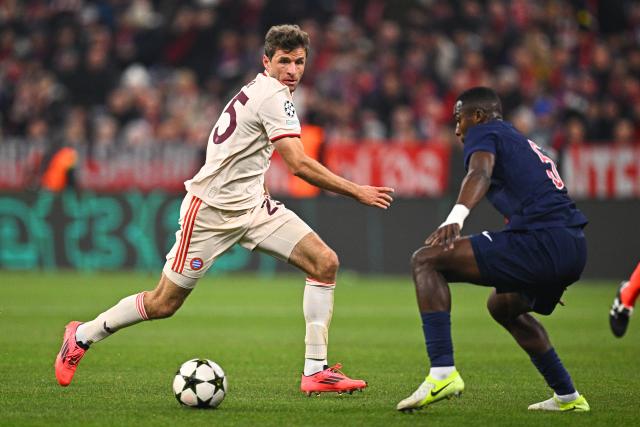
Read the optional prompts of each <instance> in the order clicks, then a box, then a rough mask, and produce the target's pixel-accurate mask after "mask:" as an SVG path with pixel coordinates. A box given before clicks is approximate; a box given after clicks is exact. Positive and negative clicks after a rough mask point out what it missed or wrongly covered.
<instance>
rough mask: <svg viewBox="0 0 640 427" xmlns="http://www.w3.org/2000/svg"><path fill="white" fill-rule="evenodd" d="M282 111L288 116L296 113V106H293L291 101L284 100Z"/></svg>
mask: <svg viewBox="0 0 640 427" xmlns="http://www.w3.org/2000/svg"><path fill="white" fill-rule="evenodd" d="M284 112H285V114H286V115H287V116H289V117H293V116H295V115H296V107H294V106H293V102H291V101H289V100H287V101H284Z"/></svg>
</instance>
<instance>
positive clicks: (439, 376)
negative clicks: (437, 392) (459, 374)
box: [429, 366, 456, 381]
mask: <svg viewBox="0 0 640 427" xmlns="http://www.w3.org/2000/svg"><path fill="white" fill-rule="evenodd" d="M455 370H456V367H455V366H436V367H432V368H431V369H429V376H430V377H431V378H433V379H434V380H438V381H442V380H443V379H445V378H447V377H448V376H449V375H451V373H452V372H453V371H455Z"/></svg>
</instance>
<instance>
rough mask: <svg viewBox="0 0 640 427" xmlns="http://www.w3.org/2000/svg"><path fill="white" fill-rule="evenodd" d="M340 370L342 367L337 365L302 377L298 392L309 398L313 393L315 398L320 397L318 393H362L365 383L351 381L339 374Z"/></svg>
mask: <svg viewBox="0 0 640 427" xmlns="http://www.w3.org/2000/svg"><path fill="white" fill-rule="evenodd" d="M340 368H342V365H341V364H340V363H337V364H335V365H334V366H331V367H330V368H327V369H325V370H324V371H320V372H318V373H315V374H313V375H309V376H308V377H307V376H305V375H302V381H301V383H300V390H302V391H303V392H304V393H306V395H307V396H311V394H312V393H315V394H316V396H317V395H320V393H326V392H336V393H338V394H342V393H349V394H352V393H353V392H354V391H356V390H358V391H362V389H364V388H365V387H366V386H367V382H366V381H363V380H352V379H351V378H349V377H347V376H346V375H345V374H343V373H342V372H340Z"/></svg>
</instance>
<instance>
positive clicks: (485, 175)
mask: <svg viewBox="0 0 640 427" xmlns="http://www.w3.org/2000/svg"><path fill="white" fill-rule="evenodd" d="M467 181H471V182H474V183H475V184H476V185H478V186H481V187H486V188H489V186H490V185H491V173H490V172H489V171H486V170H484V169H476V170H471V171H469V173H468V174H467Z"/></svg>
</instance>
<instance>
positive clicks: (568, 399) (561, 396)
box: [556, 390, 580, 403]
mask: <svg viewBox="0 0 640 427" xmlns="http://www.w3.org/2000/svg"><path fill="white" fill-rule="evenodd" d="M556 397H557V398H558V400H559V401H560V402H562V403H567V402H571V401H573V400H576V399H577V398H578V397H580V393H578V390H576V391H574V392H573V393H571V394H556Z"/></svg>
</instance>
